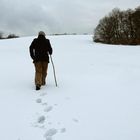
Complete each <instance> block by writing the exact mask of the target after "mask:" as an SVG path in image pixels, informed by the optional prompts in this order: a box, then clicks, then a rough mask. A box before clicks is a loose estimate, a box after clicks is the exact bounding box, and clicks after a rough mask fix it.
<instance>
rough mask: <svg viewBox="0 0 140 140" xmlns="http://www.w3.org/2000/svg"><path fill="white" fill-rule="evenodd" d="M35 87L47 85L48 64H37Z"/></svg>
mask: <svg viewBox="0 0 140 140" xmlns="http://www.w3.org/2000/svg"><path fill="white" fill-rule="evenodd" d="M34 65H35V85H40V86H41V85H45V84H46V81H45V80H46V76H47V69H48V62H41V61H39V62H35V63H34Z"/></svg>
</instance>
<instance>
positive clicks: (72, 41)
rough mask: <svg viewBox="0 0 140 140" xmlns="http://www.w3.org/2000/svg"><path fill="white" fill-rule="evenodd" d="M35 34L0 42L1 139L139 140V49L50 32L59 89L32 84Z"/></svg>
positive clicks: (50, 80)
mask: <svg viewBox="0 0 140 140" xmlns="http://www.w3.org/2000/svg"><path fill="white" fill-rule="evenodd" d="M33 38H34V37H24V38H18V39H11V40H0V65H1V66H0V79H1V80H0V140H140V47H139V46H122V45H117V46H113V45H105V44H97V43H93V42H92V36H90V35H75V36H72V35H67V36H49V37H48V38H49V39H50V41H51V43H52V47H53V50H54V51H53V55H52V57H53V61H54V64H55V68H56V76H57V81H58V85H59V86H58V87H55V82H54V77H53V70H52V65H51V63H50V64H49V71H48V79H47V86H43V87H42V88H41V90H40V91H36V90H35V86H34V66H33V63H32V60H31V58H30V56H29V45H30V43H31V41H32V40H33Z"/></svg>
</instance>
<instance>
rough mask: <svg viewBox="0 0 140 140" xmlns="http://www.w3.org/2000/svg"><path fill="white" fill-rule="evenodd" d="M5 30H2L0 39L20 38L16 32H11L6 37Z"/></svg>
mask: <svg viewBox="0 0 140 140" xmlns="http://www.w3.org/2000/svg"><path fill="white" fill-rule="evenodd" d="M3 34H4V33H3V32H0V39H10V38H18V37H19V36H17V35H15V34H9V35H8V36H7V37H4V35H3Z"/></svg>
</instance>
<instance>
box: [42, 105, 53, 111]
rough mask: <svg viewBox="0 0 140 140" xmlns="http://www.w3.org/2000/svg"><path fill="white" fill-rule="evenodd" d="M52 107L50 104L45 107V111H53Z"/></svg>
mask: <svg viewBox="0 0 140 140" xmlns="http://www.w3.org/2000/svg"><path fill="white" fill-rule="evenodd" d="M52 109H53V107H52V106H48V107H46V108H45V109H44V111H45V112H49V111H51V110H52Z"/></svg>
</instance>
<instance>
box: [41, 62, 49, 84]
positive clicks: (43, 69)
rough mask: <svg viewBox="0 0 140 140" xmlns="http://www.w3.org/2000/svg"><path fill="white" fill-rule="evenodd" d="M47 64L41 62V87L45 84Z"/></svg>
mask: <svg viewBox="0 0 140 140" xmlns="http://www.w3.org/2000/svg"><path fill="white" fill-rule="evenodd" d="M47 70H48V62H42V85H45V84H46V77H47Z"/></svg>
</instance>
